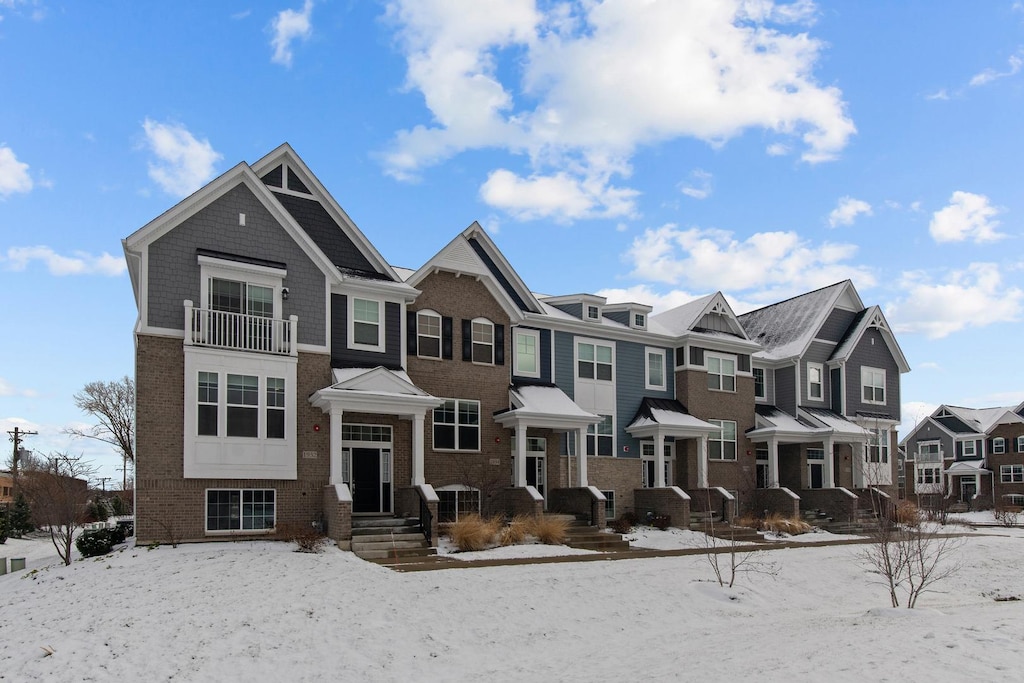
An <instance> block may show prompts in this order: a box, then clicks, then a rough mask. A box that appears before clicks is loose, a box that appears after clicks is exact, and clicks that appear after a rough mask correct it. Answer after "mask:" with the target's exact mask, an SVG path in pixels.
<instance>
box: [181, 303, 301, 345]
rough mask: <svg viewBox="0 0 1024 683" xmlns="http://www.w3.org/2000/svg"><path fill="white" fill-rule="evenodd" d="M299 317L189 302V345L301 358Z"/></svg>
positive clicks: (187, 332) (187, 318)
mask: <svg viewBox="0 0 1024 683" xmlns="http://www.w3.org/2000/svg"><path fill="white" fill-rule="evenodd" d="M298 324H299V318H298V316H294V315H293V316H290V317H289V318H288V319H287V320H284V319H282V318H264V317H262V316H258V315H246V314H244V313H228V312H226V311H214V310H210V309H207V308H195V307H194V306H193V304H192V302H191V301H188V300H187V299H186V300H185V346H209V347H213V348H218V349H230V350H232V351H252V352H255V353H273V354H277V355H281V356H295V355H298V351H297V349H296V344H295V342H296V339H297V338H298V337H297V333H298Z"/></svg>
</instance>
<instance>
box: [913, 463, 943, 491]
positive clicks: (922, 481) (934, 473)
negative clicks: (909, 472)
mask: <svg viewBox="0 0 1024 683" xmlns="http://www.w3.org/2000/svg"><path fill="white" fill-rule="evenodd" d="M916 469H917V476H916V478H915V480H916V482H917V485H918V486H934V485H935V484H940V485H941V484H942V465H931V464H929V465H918V466H917V468H916Z"/></svg>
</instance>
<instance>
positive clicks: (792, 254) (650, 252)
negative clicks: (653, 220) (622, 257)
mask: <svg viewBox="0 0 1024 683" xmlns="http://www.w3.org/2000/svg"><path fill="white" fill-rule="evenodd" d="M856 251H857V247H856V246H855V245H852V244H836V243H828V242H826V243H823V244H820V245H813V244H810V243H809V242H807V241H805V240H802V239H800V237H799V236H798V235H797V234H796V233H794V232H762V233H755V234H753V235H751V236H750V237H748V238H746V239H745V240H742V241H740V240H737V239H736V238H734V237H733V234H732V233H731V232H726V231H724V230H701V229H699V228H691V229H688V230H681V229H679V228H678V227H676V226H675V225H673V224H668V225H664V226H662V227H660V228H649V229H647V230H645V231H644V233H643V234H642V235H640V236H638V237H637V238H635V239H634V240H633V244H632V245H631V246H630V248H629V250H628V251H627V253H626V258H627V259H628V260H629V261H631V262H632V264H633V272H632V276H633V277H636V278H639V279H642V280H646V281H653V282H664V283H667V284H672V285H675V284H684V285H686V286H687V287H689V288H691V289H695V290H703V291H715V290H722V291H729V292H731V293H734V294H735V293H737V292H742V291H750V292H752V293H751V294H750V295H749V296H748V298H750V299H752V300H755V301H762V302H770V301H777V300H779V299H781V298H786V297H788V296H791V295H793V294H797V293H801V292H805V291H808V290H811V289H816V288H818V287H822V286H825V285H828V284H832V283H834V282H838V281H840V280H845V279H848V278H849V279H853V280H855V281H856V283H857V286H858V287H859V288H867V287H870V286H872V285H874V283H875V278H874V275H873V274H872V273H871V271H870V270H868V269H867V268H863V267H858V266H852V265H848V264H847V263H844V262H845V261H847V260H848V259H850V258H852V257H853V256H854V254H855V253H856Z"/></svg>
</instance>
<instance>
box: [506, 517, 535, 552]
mask: <svg viewBox="0 0 1024 683" xmlns="http://www.w3.org/2000/svg"><path fill="white" fill-rule="evenodd" d="M530 524H531V521H530V517H529V516H527V515H516V516H515V517H513V518H512V519H511V520H509V523H508V524H507V525H505V526H503V527H502V528H501V533H500V534H499V538H498V542H499V543H500V544H501V545H519V544H520V543H522V542H524V541H525V540H526V536H527V534H529V532H530Z"/></svg>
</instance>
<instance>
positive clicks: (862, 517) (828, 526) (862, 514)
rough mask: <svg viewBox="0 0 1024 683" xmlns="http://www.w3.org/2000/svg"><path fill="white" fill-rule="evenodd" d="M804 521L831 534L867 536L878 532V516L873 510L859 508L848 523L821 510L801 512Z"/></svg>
mask: <svg viewBox="0 0 1024 683" xmlns="http://www.w3.org/2000/svg"><path fill="white" fill-rule="evenodd" d="M800 514H801V515H802V516H803V518H804V521H805V522H807V523H808V524H810V525H811V526H815V527H818V528H820V529H823V530H825V531H827V532H829V533H831V534H853V535H857V536H865V535H868V534H872V533H875V532H876V531H878V524H879V519H878V515H877V514H875V512H874V511H872V510H865V509H863V508H857V509H856V510H855V511H854V515H853V519H852V520H848V521H842V520H835V519H832V518H831V517H829V516H828V515H826V514H825V513H824V512H822V511H820V510H801V511H800Z"/></svg>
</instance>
